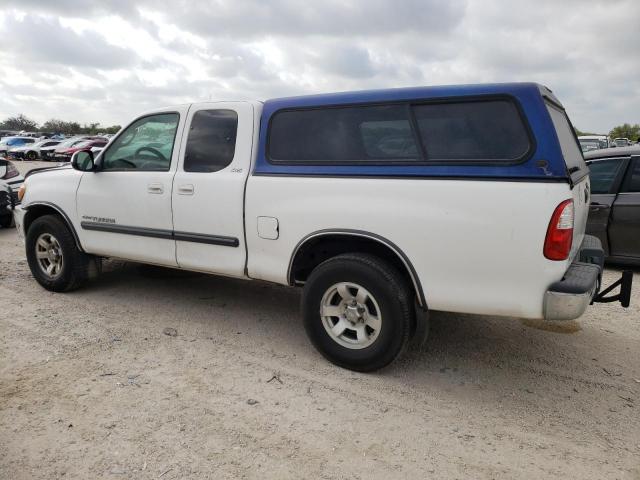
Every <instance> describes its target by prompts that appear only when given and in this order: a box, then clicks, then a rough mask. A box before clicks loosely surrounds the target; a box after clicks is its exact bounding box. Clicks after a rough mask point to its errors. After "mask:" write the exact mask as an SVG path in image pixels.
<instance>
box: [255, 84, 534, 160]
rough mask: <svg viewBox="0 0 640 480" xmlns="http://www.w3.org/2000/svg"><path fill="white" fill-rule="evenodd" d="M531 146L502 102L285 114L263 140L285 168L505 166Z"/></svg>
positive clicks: (517, 115)
mask: <svg viewBox="0 0 640 480" xmlns="http://www.w3.org/2000/svg"><path fill="white" fill-rule="evenodd" d="M533 147H534V141H533V137H532V134H531V131H530V128H529V125H528V124H527V121H526V119H525V117H524V115H523V114H522V112H521V110H520V107H519V104H518V103H517V102H516V101H515V100H514V99H513V98H511V97H509V96H499V97H490V98H476V99H456V100H455V101H442V100H440V101H435V102H406V103H393V104H369V105H339V106H326V107H313V108H296V109H285V110H280V111H278V112H276V113H275V114H274V115H273V116H272V117H271V120H270V124H269V130H268V137H267V157H268V160H269V161H270V162H271V163H277V164H289V165H322V164H329V165H377V164H407V165H418V164H465V165H482V164H489V165H505V164H507V165H512V164H517V163H520V162H524V161H526V160H527V159H528V158H529V156H530V154H531V152H532V151H533Z"/></svg>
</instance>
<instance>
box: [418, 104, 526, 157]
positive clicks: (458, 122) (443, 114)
mask: <svg viewBox="0 0 640 480" xmlns="http://www.w3.org/2000/svg"><path fill="white" fill-rule="evenodd" d="M414 110H415V116H416V120H417V122H418V129H419V130H420V138H421V139H422V144H423V145H424V148H425V150H426V155H427V160H429V161H446V162H450V161H451V162H455V161H464V162H465V163H471V162H514V161H518V160H521V159H522V158H523V157H524V156H525V155H526V154H527V153H528V152H529V149H530V147H531V144H530V142H529V136H528V134H527V130H526V127H525V125H524V123H523V122H522V119H521V118H520V114H519V112H518V110H517V108H516V106H515V104H514V103H513V102H511V101H509V100H491V101H478V102H464V103H441V104H427V105H417V106H416V107H414Z"/></svg>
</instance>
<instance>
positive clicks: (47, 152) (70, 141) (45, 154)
mask: <svg viewBox="0 0 640 480" xmlns="http://www.w3.org/2000/svg"><path fill="white" fill-rule="evenodd" d="M86 140H88V137H71V138H67V139H66V140H63V141H62V142H60V143H58V144H57V145H54V146H51V147H42V148H41V149H40V158H42V160H44V161H47V162H50V161H55V159H56V158H55V154H56V150H64V149H67V148H70V147H72V146H74V145H77V144H78V143H80V142H84V141H86Z"/></svg>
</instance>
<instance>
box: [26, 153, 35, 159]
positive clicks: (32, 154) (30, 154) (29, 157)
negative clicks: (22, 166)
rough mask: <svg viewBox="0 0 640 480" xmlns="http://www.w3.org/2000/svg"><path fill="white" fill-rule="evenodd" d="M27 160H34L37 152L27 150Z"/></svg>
mask: <svg viewBox="0 0 640 480" xmlns="http://www.w3.org/2000/svg"><path fill="white" fill-rule="evenodd" d="M26 157H27V160H35V159H36V158H38V154H37V153H36V152H34V151H31V152H27V155H26Z"/></svg>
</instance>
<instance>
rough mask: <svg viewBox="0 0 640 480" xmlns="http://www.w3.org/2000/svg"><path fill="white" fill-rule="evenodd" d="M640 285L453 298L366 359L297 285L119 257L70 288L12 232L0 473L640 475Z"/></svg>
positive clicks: (7, 251)
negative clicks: (516, 303)
mask: <svg viewBox="0 0 640 480" xmlns="http://www.w3.org/2000/svg"><path fill="white" fill-rule="evenodd" d="M21 167H23V168H24V166H23V165H22V166H21ZM615 275H616V272H615V271H609V272H608V274H607V277H608V280H611V279H613V278H614V276H615ZM635 282H636V287H635V289H634V290H635V291H634V294H635V295H634V299H633V305H632V308H630V309H628V310H624V309H622V308H620V307H619V306H616V305H598V306H595V307H592V308H591V309H590V310H589V311H588V313H587V314H586V315H585V316H584V317H583V318H582V319H581V320H580V321H579V322H567V323H565V324H562V325H559V326H558V325H551V327H553V328H546V327H548V325H546V324H539V323H536V322H522V321H519V320H516V319H504V318H491V317H475V316H463V315H453V314H442V313H434V314H432V330H431V336H430V338H429V340H428V342H427V345H426V346H425V348H424V349H423V350H422V351H420V352H412V353H410V354H408V355H406V356H405V357H404V358H402V359H401V360H400V361H398V362H396V363H395V364H393V365H392V366H391V367H389V368H387V369H385V370H384V371H382V372H378V373H375V374H367V375H364V374H356V373H352V372H349V371H346V370H342V369H339V368H337V367H334V366H333V365H331V364H329V363H327V362H326V361H325V360H324V359H323V358H322V357H321V356H320V355H319V354H318V353H316V352H315V351H314V350H313V348H312V347H311V345H310V344H309V342H308V341H307V339H306V337H305V334H304V331H303V328H302V325H301V322H300V321H299V315H298V308H299V301H300V297H299V292H298V291H296V290H292V289H287V288H283V287H279V286H272V285H267V284H264V283H258V282H241V281H236V280H229V279H224V278H216V277H212V276H204V275H169V276H165V277H161V278H153V277H149V276H148V275H144V274H143V272H141V271H140V270H139V269H138V267H137V266H135V265H133V264H124V263H117V262H108V263H107V264H106V272H105V274H104V275H103V276H102V277H100V278H99V279H97V280H95V281H93V282H92V283H91V284H90V285H89V286H88V287H87V288H85V289H83V290H81V291H77V292H73V293H69V294H52V293H49V292H46V291H45V290H43V289H42V288H40V287H39V286H38V285H37V284H36V283H35V281H34V280H33V279H32V278H31V275H30V273H29V269H28V267H27V264H26V261H25V260H24V252H23V246H22V244H21V243H20V241H19V240H18V238H17V235H16V233H15V231H13V230H0V338H1V342H0V359H1V362H0V453H1V454H0V477H1V478H3V479H4V478H6V479H23V478H24V479H26V478H46V479H52V478H143V479H146V478H149V479H151V478H162V479H165V480H166V479H175V478H194V479H195V478H255V479H265V478H277V479H286V478H291V479H300V478H309V479H317V478H327V479H329V478H331V479H333V478H361V479H389V478H520V479H521V478H531V479H541V478H556V477H560V478H580V479H591V478H593V479H602V478H611V479H613V478H632V479H640V348H639V345H640V275H638V273H636V275H635ZM166 328H173V329H176V331H177V336H170V335H166V334H165V333H163V331H164V330H165V329H166Z"/></svg>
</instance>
